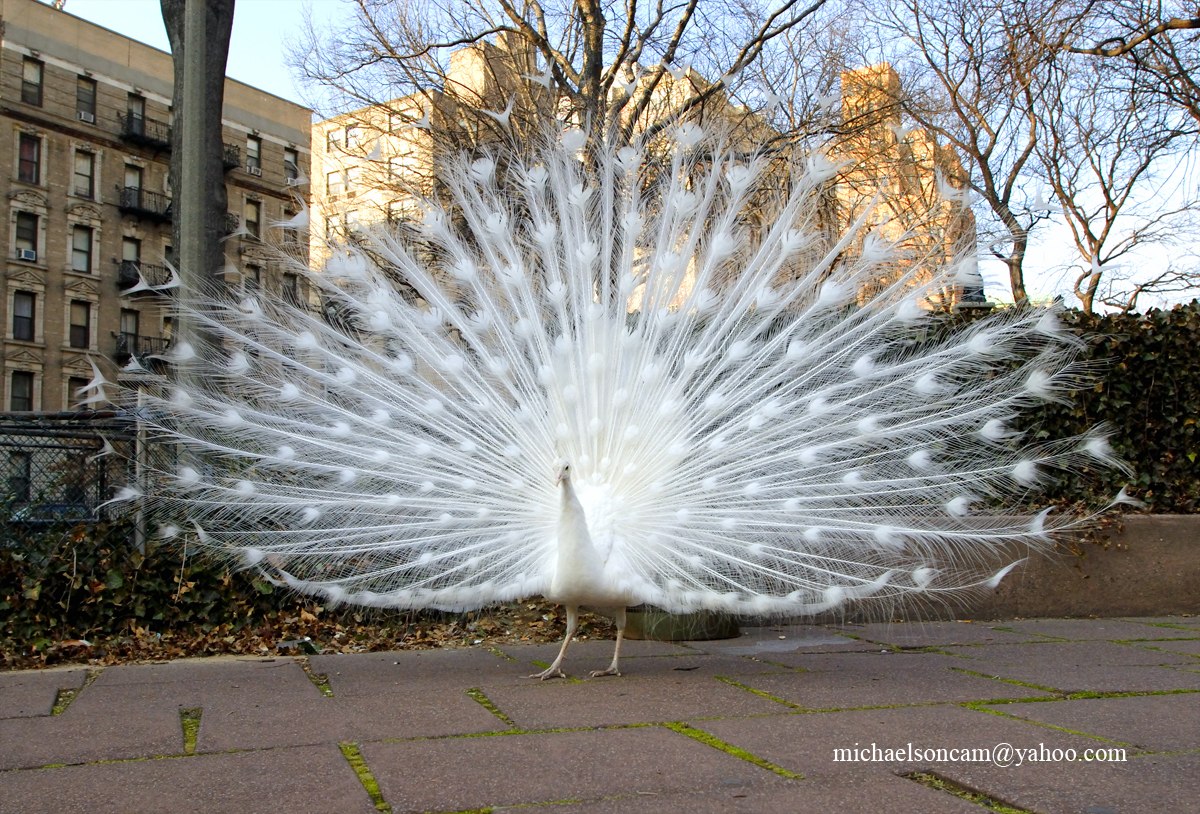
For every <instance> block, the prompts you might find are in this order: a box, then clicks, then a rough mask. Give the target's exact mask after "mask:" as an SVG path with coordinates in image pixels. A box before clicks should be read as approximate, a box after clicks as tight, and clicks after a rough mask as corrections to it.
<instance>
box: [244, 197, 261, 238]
mask: <svg viewBox="0 0 1200 814" xmlns="http://www.w3.org/2000/svg"><path fill="white" fill-rule="evenodd" d="M261 222H262V202H261V201H246V209H245V223H246V234H248V235H250V236H252V237H262V232H261V230H260V226H259V224H260V223H261Z"/></svg>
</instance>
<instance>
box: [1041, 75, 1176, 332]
mask: <svg viewBox="0 0 1200 814" xmlns="http://www.w3.org/2000/svg"><path fill="white" fill-rule="evenodd" d="M1043 81H1044V88H1043V91H1042V93H1041V94H1040V97H1041V98H1042V100H1043V101H1042V104H1041V107H1040V115H1041V117H1042V120H1043V122H1044V124H1045V126H1044V128H1043V136H1042V139H1041V140H1040V141H1039V142H1038V145H1037V154H1038V158H1039V159H1040V161H1041V164H1042V167H1043V169H1044V171H1045V173H1046V176H1047V178H1048V179H1049V181H1050V185H1051V187H1052V188H1053V190H1054V194H1055V197H1056V198H1057V199H1058V201H1059V202H1060V203H1061V204H1062V209H1063V214H1064V215H1065V219H1066V223H1067V226H1068V227H1069V229H1070V231H1071V236H1072V238H1073V240H1074V244H1075V248H1076V249H1077V251H1078V253H1079V256H1080V260H1081V266H1082V268H1081V270H1080V271H1079V273H1078V274H1077V275H1076V278H1075V281H1074V292H1075V294H1076V296H1078V297H1079V301H1080V303H1081V305H1082V307H1083V310H1084V311H1088V312H1090V311H1092V310H1093V308H1094V307H1095V306H1096V304H1097V297H1098V294H1099V292H1100V291H1101V287H1100V284H1101V280H1102V278H1103V277H1104V276H1105V275H1106V274H1109V273H1110V271H1109V270H1110V269H1111V267H1112V266H1113V265H1114V264H1115V263H1118V262H1119V261H1120V260H1121V258H1123V257H1125V256H1126V255H1128V254H1129V253H1130V252H1132V251H1133V250H1135V249H1137V248H1139V247H1143V246H1145V245H1147V244H1152V243H1164V242H1169V241H1170V240H1171V239H1172V238H1173V237H1174V236H1175V235H1178V234H1181V233H1188V232H1189V231H1190V229H1188V228H1187V227H1188V226H1189V225H1190V221H1191V220H1192V215H1193V214H1194V212H1195V210H1196V208H1197V205H1196V201H1195V199H1194V197H1192V196H1191V195H1189V194H1182V195H1181V194H1180V192H1181V190H1178V189H1176V190H1171V189H1170V188H1169V186H1170V185H1171V183H1172V180H1171V175H1172V174H1173V171H1174V170H1175V169H1176V165H1177V164H1178V163H1179V161H1178V159H1180V158H1182V157H1183V156H1182V153H1183V148H1185V147H1187V146H1190V145H1191V143H1192V136H1193V133H1192V132H1190V131H1189V130H1188V129H1187V128H1184V127H1182V126H1181V124H1182V122H1181V121H1180V119H1181V117H1180V116H1179V115H1178V114H1177V112H1176V111H1175V110H1173V109H1172V108H1170V107H1168V106H1166V105H1162V104H1157V103H1156V102H1155V99H1154V98H1153V91H1152V90H1149V89H1148V84H1147V83H1146V82H1142V81H1139V80H1138V77H1137V76H1136V75H1135V76H1132V77H1131V76H1129V72H1128V71H1127V70H1126V69H1125V66H1121V65H1118V64H1116V63H1114V62H1111V61H1107V60H1094V59H1090V58H1081V57H1078V56H1076V57H1074V58H1071V57H1070V56H1069V55H1064V57H1063V58H1060V59H1057V60H1055V61H1054V62H1053V63H1052V64H1050V65H1048V66H1047V70H1046V73H1045V75H1044V80H1043ZM1175 182H1176V183H1178V179H1176V181H1175ZM1152 276H1159V277H1160V279H1158V280H1157V282H1153V281H1149V280H1147V279H1146V277H1145V276H1142V277H1140V278H1138V277H1136V276H1135V277H1134V278H1133V279H1134V280H1139V279H1140V282H1134V290H1135V291H1136V294H1135V295H1134V299H1135V300H1136V297H1137V296H1138V295H1140V294H1143V293H1148V292H1151V291H1154V290H1155V289H1156V288H1157V287H1160V286H1162V285H1165V284H1168V283H1170V284H1174V283H1177V282H1178V277H1177V276H1176V275H1175V274H1173V273H1171V274H1166V275H1165V276H1163V275H1152ZM1125 299H1126V302H1127V301H1128V298H1127V297H1126V298H1125Z"/></svg>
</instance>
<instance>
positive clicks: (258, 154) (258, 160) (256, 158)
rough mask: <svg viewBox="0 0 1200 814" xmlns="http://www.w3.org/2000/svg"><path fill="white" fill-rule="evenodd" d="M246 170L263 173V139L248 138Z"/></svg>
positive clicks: (256, 137)
mask: <svg viewBox="0 0 1200 814" xmlns="http://www.w3.org/2000/svg"><path fill="white" fill-rule="evenodd" d="M246 169H248V170H258V171H259V172H262V139H260V138H259V137H258V136H246Z"/></svg>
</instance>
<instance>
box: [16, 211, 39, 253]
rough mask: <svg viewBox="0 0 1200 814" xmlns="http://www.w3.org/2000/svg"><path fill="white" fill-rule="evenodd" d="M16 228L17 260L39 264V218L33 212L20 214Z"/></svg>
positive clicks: (18, 214)
mask: <svg viewBox="0 0 1200 814" xmlns="http://www.w3.org/2000/svg"><path fill="white" fill-rule="evenodd" d="M16 227H17V228H16V232H15V236H16V240H15V246H14V248H15V250H16V257H17V259H18V260H25V261H27V262H30V263H35V262H37V259H38V253H37V246H38V216H37V215H35V214H33V213H32V212H18V213H17V224H16Z"/></svg>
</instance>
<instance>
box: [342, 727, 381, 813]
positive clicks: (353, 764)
mask: <svg viewBox="0 0 1200 814" xmlns="http://www.w3.org/2000/svg"><path fill="white" fill-rule="evenodd" d="M338 749H340V750H341V752H342V757H344V758H345V759H346V762H347V763H348V764H350V768H351V770H352V771H353V772H354V774H355V776H356V777H358V782H359V783H361V784H362V787H363V790H364V791H365V792H366V793H367V796H368V797H370V798H371V803H372V805H374V806H375V810H376V811H382V812H386V814H390V812H391V810H392V807H391V806H390V805H389V804H388V802H387V800H385V799H383V792H381V791H380V790H379V781H378V780H376V779H375V775H374V774H372V773H371V767H370V766H368V765H367V760H366V758H364V757H363V755H362V750H361V749H360V748H359V745H358V744H357V743H354V742H353V741H342V742H341V743H339V744H338Z"/></svg>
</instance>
